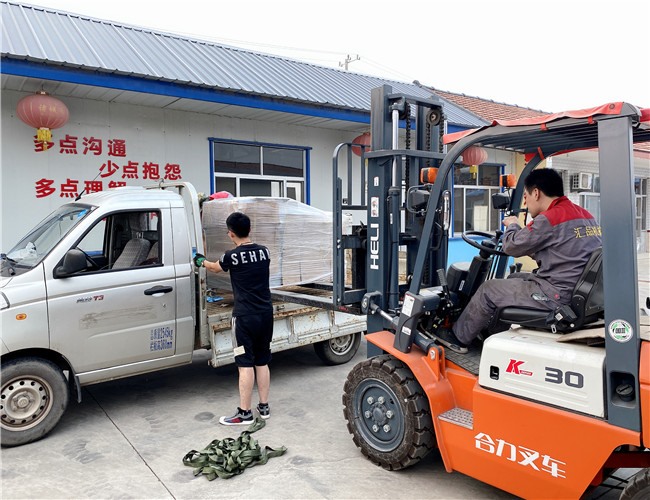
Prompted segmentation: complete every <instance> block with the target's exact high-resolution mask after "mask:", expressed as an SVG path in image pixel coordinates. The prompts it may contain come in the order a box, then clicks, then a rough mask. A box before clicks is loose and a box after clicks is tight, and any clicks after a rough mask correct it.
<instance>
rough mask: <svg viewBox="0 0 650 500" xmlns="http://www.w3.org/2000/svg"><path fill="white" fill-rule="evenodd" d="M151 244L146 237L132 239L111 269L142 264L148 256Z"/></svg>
mask: <svg viewBox="0 0 650 500" xmlns="http://www.w3.org/2000/svg"><path fill="white" fill-rule="evenodd" d="M150 246H151V243H149V241H148V240H145V239H144V238H133V239H130V240H129V241H127V242H126V245H125V246H124V250H122V253H121V254H120V256H119V257H118V258H117V260H116V261H115V264H113V267H112V268H111V269H126V268H129V267H135V266H138V265H140V264H141V263H142V261H144V260H145V259H146V258H147V254H148V253H149V247H150Z"/></svg>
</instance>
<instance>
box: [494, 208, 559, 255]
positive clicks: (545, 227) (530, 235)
mask: <svg viewBox="0 0 650 500" xmlns="http://www.w3.org/2000/svg"><path fill="white" fill-rule="evenodd" d="M503 224H504V226H506V229H505V231H504V232H503V237H502V239H501V241H502V245H503V251H504V252H505V253H507V254H508V255H511V256H513V257H522V256H524V255H528V256H530V255H532V254H534V253H536V252H538V251H539V250H541V249H543V248H546V246H548V245H549V243H550V241H549V238H548V236H549V232H550V231H551V227H550V224H549V222H548V220H547V219H546V217H544V216H543V215H538V216H537V217H535V219H533V221H532V222H531V223H530V224H528V225H527V226H526V227H523V228H522V227H520V226H519V221H518V219H517V217H514V216H510V217H506V218H505V219H503Z"/></svg>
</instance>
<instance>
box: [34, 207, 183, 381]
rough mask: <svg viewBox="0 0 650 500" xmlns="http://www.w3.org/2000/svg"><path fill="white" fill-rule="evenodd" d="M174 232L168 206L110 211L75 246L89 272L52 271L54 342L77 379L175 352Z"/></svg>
mask: <svg viewBox="0 0 650 500" xmlns="http://www.w3.org/2000/svg"><path fill="white" fill-rule="evenodd" d="M171 234H172V231H171V221H170V210H169V209H164V210H160V209H157V210H137V211H128V212H116V213H112V214H110V215H107V216H105V217H103V218H102V219H101V220H98V221H96V222H95V224H94V225H93V226H92V227H91V228H90V229H89V230H88V231H86V232H85V234H84V236H82V237H81V238H80V239H79V240H78V241H76V242H75V243H74V244H73V245H71V246H70V248H76V249H79V250H82V251H83V252H84V253H85V254H86V256H87V262H86V264H87V267H86V269H84V270H82V271H80V272H78V273H76V274H75V275H73V276H68V277H61V278H54V277H53V272H52V271H53V270H52V269H46V282H47V289H48V290H47V291H48V305H49V325H50V344H51V346H52V349H54V350H56V351H59V352H61V353H62V354H64V355H65V356H66V357H67V358H68V359H69V360H70V362H71V363H72V366H73V367H74V368H75V370H76V372H77V374H83V373H84V372H89V371H93V370H101V369H105V368H111V367H116V366H120V365H126V364H131V363H138V362H142V361H149V360H154V359H158V358H164V357H168V356H173V355H174V353H175V351H176V296H177V290H176V283H175V272H174V266H173V247H172V241H171V240H172V238H171ZM60 264H61V262H59V263H57V265H60ZM54 268H56V266H54ZM137 371H138V370H137V366H135V367H134V369H133V370H132V371H131V373H137Z"/></svg>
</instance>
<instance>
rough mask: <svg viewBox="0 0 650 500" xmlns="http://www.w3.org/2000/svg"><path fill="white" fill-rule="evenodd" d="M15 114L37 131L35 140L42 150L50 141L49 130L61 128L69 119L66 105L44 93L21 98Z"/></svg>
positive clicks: (50, 134) (50, 133)
mask: <svg viewBox="0 0 650 500" xmlns="http://www.w3.org/2000/svg"><path fill="white" fill-rule="evenodd" d="M16 113H17V114H18V118H20V119H21V120H22V121H23V122H25V123H26V124H27V125H30V126H32V127H34V128H36V129H38V130H37V131H36V140H37V141H38V142H42V143H43V149H44V150H46V149H47V143H48V142H49V141H51V140H52V132H51V129H55V128H59V127H63V125H65V124H66V123H68V118H70V112H69V111H68V108H67V107H66V105H65V104H63V103H62V102H61V101H59V100H58V99H57V98H55V97H52V96H51V95H49V94H48V93H47V92H44V91H40V92H38V93H36V94H33V95H28V96H27V97H23V98H22V99H21V100H20V101H18V106H16Z"/></svg>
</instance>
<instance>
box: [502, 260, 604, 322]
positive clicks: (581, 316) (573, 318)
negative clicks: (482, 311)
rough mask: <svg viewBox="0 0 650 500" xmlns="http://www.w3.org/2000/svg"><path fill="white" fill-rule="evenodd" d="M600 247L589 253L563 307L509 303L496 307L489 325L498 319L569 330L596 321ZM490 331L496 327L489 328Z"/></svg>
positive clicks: (601, 312) (601, 310)
mask: <svg viewBox="0 0 650 500" xmlns="http://www.w3.org/2000/svg"><path fill="white" fill-rule="evenodd" d="M602 262H603V258H602V248H597V249H596V250H594V251H593V253H592V254H591V257H590V258H589V261H588V262H587V265H586V266H585V268H584V270H583V271H582V274H581V275H580V278H579V279H578V282H577V283H576V286H575V288H574V289H573V296H572V297H571V303H570V305H569V306H562V307H559V308H557V309H556V310H554V311H551V312H549V311H548V309H546V310H539V309H530V308H526V307H516V306H508V307H503V308H501V309H498V310H497V312H496V314H495V315H494V319H493V322H492V325H491V326H492V327H493V326H495V325H496V324H497V323H498V322H500V323H504V324H506V325H511V324H517V325H521V326H527V327H531V328H540V329H544V330H557V331H559V332H570V331H573V330H578V329H579V328H582V326H583V325H586V324H589V323H593V322H595V321H598V320H599V319H600V318H602V317H603V315H604V311H605V307H604V295H603V266H602ZM490 330H491V331H496V329H492V328H490Z"/></svg>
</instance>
